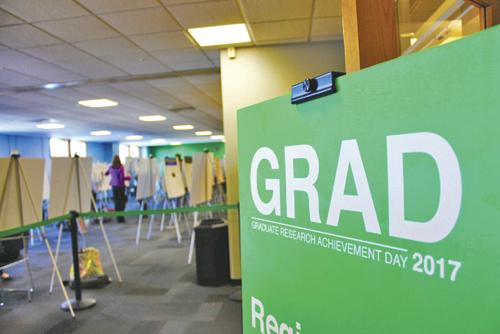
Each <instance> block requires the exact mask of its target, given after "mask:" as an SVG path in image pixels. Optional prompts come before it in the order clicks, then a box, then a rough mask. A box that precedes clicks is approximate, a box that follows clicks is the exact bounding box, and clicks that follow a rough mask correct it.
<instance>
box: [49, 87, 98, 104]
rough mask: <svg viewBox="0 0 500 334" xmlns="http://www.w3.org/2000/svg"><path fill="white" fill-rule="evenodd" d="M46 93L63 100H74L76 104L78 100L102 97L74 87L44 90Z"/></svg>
mask: <svg viewBox="0 0 500 334" xmlns="http://www.w3.org/2000/svg"><path fill="white" fill-rule="evenodd" d="M44 94H45V95H50V96H54V97H57V98H59V99H61V100H65V101H68V102H72V103H75V104H76V103H77V101H81V100H88V99H92V98H98V97H101V96H100V95H89V94H86V93H83V92H79V91H77V90H75V89H72V88H64V89H55V90H47V91H44Z"/></svg>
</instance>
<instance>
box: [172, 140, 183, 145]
mask: <svg viewBox="0 0 500 334" xmlns="http://www.w3.org/2000/svg"><path fill="white" fill-rule="evenodd" d="M170 145H172V146H179V145H182V142H180V141H173V142H171V143H170Z"/></svg>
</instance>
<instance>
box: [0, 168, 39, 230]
mask: <svg viewBox="0 0 500 334" xmlns="http://www.w3.org/2000/svg"><path fill="white" fill-rule="evenodd" d="M18 161H19V165H20V168H21V169H22V171H20V169H19V168H15V166H14V161H13V159H12V158H0V232H3V231H7V230H11V229H14V228H17V227H21V226H24V225H29V224H32V223H36V222H38V221H39V219H41V217H42V201H43V178H44V171H45V160H44V159H27V158H19V160H18ZM9 164H10V165H11V168H10V171H9ZM22 173H23V174H24V178H23V176H22ZM28 186H29V192H28ZM30 195H31V196H32V200H33V204H34V205H35V206H36V207H35V208H33V204H32V203H31V200H30V198H29V196H30ZM19 199H21V201H19Z"/></svg>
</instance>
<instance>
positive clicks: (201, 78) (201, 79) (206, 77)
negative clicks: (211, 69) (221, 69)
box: [183, 73, 220, 87]
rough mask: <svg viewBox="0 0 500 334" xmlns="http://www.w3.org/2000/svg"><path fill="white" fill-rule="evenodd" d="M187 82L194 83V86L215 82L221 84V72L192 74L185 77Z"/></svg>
mask: <svg viewBox="0 0 500 334" xmlns="http://www.w3.org/2000/svg"><path fill="white" fill-rule="evenodd" d="M183 78H184V79H185V80H186V81H187V82H190V83H192V84H193V85H194V86H196V87H198V86H199V85H207V84H215V85H219V86H220V74H217V73H214V74H202V75H191V76H186V77H183Z"/></svg>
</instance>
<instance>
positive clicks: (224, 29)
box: [188, 23, 252, 46]
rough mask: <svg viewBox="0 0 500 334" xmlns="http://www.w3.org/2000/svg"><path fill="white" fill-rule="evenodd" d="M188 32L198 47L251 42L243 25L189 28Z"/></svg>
mask: <svg viewBox="0 0 500 334" xmlns="http://www.w3.org/2000/svg"><path fill="white" fill-rule="evenodd" d="M188 32H189V33H190V34H191V36H193V38H194V39H195V40H196V42H197V43H198V44H199V45H200V46H213V45H232V44H239V43H248V42H251V41H252V40H251V39H250V35H249V34H248V30H247V27H246V25H245V24H244V23H239V24H229V25H224V26H213V27H204V28H191V29H188Z"/></svg>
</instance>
